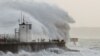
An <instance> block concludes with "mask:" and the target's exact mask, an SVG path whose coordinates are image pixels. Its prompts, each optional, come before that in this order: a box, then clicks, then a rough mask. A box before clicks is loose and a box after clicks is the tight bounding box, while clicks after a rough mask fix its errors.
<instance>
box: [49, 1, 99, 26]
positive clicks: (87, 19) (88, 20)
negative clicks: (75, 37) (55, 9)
mask: <svg viewBox="0 0 100 56" xmlns="http://www.w3.org/2000/svg"><path fill="white" fill-rule="evenodd" d="M50 1H51V2H53V3H55V4H57V5H58V6H60V7H61V8H63V9H64V10H66V11H67V12H69V14H70V16H72V17H73V18H74V19H75V20H76V23H75V24H72V26H74V27H84V26H85V27H100V0H50Z"/></svg>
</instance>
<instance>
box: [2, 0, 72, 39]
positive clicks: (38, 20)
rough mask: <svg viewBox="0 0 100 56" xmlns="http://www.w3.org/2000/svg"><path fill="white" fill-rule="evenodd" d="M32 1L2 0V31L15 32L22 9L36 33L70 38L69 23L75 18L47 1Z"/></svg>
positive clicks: (53, 37)
mask: <svg viewBox="0 0 100 56" xmlns="http://www.w3.org/2000/svg"><path fill="white" fill-rule="evenodd" d="M30 1H31V2H26V1H25V0H21V1H20V0H18V1H17V0H10V1H8V0H5V1H3V0H1V4H0V8H1V9H0V14H1V15H0V23H1V24H0V27H1V30H0V31H1V33H8V32H13V31H12V29H14V28H15V27H17V26H18V25H17V24H18V23H17V20H18V19H20V12H21V11H22V12H23V14H25V15H27V16H25V18H27V20H28V21H30V22H31V23H32V25H33V33H34V34H38V35H41V34H44V35H46V36H48V37H50V38H51V39H66V40H68V37H69V29H70V27H69V24H68V23H72V22H74V20H73V19H72V18H71V17H70V16H69V15H68V14H67V12H65V11H63V10H61V9H60V8H58V7H57V6H55V5H51V4H48V3H46V2H37V1H35V0H34V1H33V0H30ZM38 1H39V0H38ZM6 27H7V28H6ZM8 29H9V30H8Z"/></svg>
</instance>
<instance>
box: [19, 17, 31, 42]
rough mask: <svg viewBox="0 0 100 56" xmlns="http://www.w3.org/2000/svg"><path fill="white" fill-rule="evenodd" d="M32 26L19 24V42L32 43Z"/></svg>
mask: <svg viewBox="0 0 100 56" xmlns="http://www.w3.org/2000/svg"><path fill="white" fill-rule="evenodd" d="M31 39H32V24H28V23H26V22H25V20H24V18H23V21H22V22H21V23H20V24H19V40H20V42H32V41H31Z"/></svg>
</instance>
